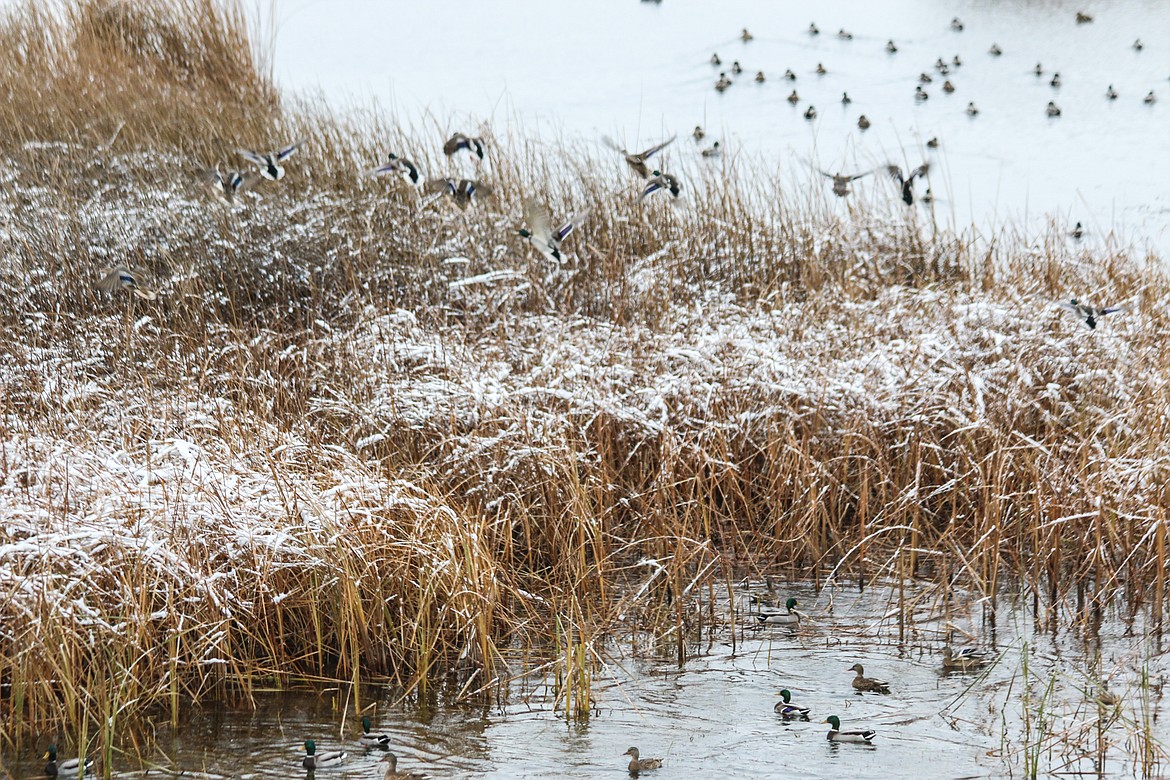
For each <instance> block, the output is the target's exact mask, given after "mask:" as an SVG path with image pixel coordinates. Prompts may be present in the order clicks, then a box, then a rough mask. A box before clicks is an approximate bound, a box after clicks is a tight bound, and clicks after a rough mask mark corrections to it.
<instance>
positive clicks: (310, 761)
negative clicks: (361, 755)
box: [301, 739, 345, 769]
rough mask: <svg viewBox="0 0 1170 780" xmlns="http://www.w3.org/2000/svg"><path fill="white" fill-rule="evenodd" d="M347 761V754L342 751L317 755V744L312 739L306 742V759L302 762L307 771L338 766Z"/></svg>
mask: <svg viewBox="0 0 1170 780" xmlns="http://www.w3.org/2000/svg"><path fill="white" fill-rule="evenodd" d="M343 760H345V752H344V751H341V750H331V751H329V752H327V753H321V754H320V755H318V754H317V743H316V742H314V741H313V740H311V739H306V740H305V757H304V758H303V759H302V760H301V766H303V767H304V768H305V769H318V768H320V767H323V766H337V765H338V764H340V763H341V762H342V761H343Z"/></svg>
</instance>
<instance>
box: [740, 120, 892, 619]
mask: <svg viewBox="0 0 1170 780" xmlns="http://www.w3.org/2000/svg"><path fill="white" fill-rule="evenodd" d="M862 119H865V117H862ZM868 121H869V120H866V122H867V123H868ZM867 126H868V124H867ZM871 173H873V171H865V172H864V173H853V174H849V175H845V174H841V173H829V172H828V171H821V175H822V176H827V177H829V178H830V179H832V180H833V194H834V195H836V196H837V197H838V198H844V197H845V196H846V195H848V194H849V182H851V181H856V180H857V179H860V178H861V177H862V176H869V175H870V174H871ZM785 606H787V607H788V612H786V613H779V614H775V613H774V616H775V617H777V618H787V617H789V615H791V616H792V619H790V620H772V621H764V620H763V617H764V616H763V615H760V618H761V622H771V623H799V622H800V613H799V612H793V610H792V608H793V607H795V606H796V599H788V604H786V605H785Z"/></svg>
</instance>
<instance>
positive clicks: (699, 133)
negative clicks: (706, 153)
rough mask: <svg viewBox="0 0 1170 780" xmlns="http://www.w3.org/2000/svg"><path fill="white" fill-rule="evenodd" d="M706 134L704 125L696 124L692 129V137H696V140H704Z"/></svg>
mask: <svg viewBox="0 0 1170 780" xmlns="http://www.w3.org/2000/svg"><path fill="white" fill-rule="evenodd" d="M705 135H707V134H706V133H705V132H703V126H702V125H695V129H694V130H692V131H691V137H692V138H694V139H695V141H702V140H703V136H705Z"/></svg>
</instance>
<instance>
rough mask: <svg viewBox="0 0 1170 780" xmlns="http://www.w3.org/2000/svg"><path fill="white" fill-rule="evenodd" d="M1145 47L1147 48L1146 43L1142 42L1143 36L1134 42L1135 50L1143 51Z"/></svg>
mask: <svg viewBox="0 0 1170 780" xmlns="http://www.w3.org/2000/svg"><path fill="white" fill-rule="evenodd" d="M1144 48H1145V44H1143V43H1142V39H1141V38H1138V39H1137V40H1136V41H1134V42H1133V50H1134V51H1141V50H1142V49H1144Z"/></svg>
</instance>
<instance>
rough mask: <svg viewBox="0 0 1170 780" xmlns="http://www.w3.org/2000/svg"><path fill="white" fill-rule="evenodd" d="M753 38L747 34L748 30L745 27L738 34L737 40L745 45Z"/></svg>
mask: <svg viewBox="0 0 1170 780" xmlns="http://www.w3.org/2000/svg"><path fill="white" fill-rule="evenodd" d="M753 38H755V36H754V35H752V34H751V33H750V32H748V28H746V27H745V28H743V32H741V33H740V34H739V39H740V40H741V41H743V42H744V43H747V42H748V41H750V40H752V39H753Z"/></svg>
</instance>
